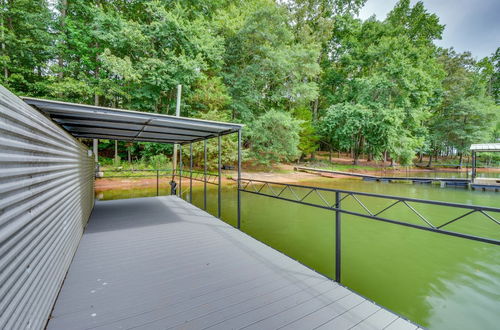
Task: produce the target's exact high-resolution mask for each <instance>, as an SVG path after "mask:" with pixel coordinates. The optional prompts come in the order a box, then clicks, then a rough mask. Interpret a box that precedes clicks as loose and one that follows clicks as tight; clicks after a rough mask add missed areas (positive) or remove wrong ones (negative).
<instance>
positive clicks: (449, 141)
mask: <svg viewBox="0 0 500 330" xmlns="http://www.w3.org/2000/svg"><path fill="white" fill-rule="evenodd" d="M440 62H441V64H442V66H443V68H444V69H445V71H446V77H445V79H443V82H442V86H443V97H442V102H441V103H440V104H439V105H438V106H437V107H436V109H435V111H434V114H433V116H432V118H431V121H430V124H429V126H430V127H431V132H432V135H431V136H432V139H433V146H434V149H435V150H437V149H439V148H441V149H442V148H444V147H452V148H454V149H455V150H457V151H458V153H459V155H460V160H459V163H460V166H461V165H462V159H463V155H464V154H465V153H467V152H468V149H469V147H470V145H471V144H472V143H478V142H488V140H489V139H490V138H491V136H492V135H493V131H494V125H495V124H496V118H495V116H496V115H495V113H496V112H498V106H495V104H494V101H493V99H492V98H491V97H490V96H489V95H488V83H489V81H488V79H485V77H484V75H483V73H484V72H482V71H481V66H482V65H484V63H483V64H478V63H476V61H474V59H473V58H472V56H471V54H470V53H467V52H466V53H457V52H455V51H454V50H453V49H449V50H442V52H441V56H440Z"/></svg>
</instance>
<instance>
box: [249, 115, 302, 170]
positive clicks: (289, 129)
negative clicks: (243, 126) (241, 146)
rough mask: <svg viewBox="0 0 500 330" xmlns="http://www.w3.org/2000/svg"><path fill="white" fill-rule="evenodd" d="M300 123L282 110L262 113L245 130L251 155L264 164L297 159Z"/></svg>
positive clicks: (298, 154)
mask: <svg viewBox="0 0 500 330" xmlns="http://www.w3.org/2000/svg"><path fill="white" fill-rule="evenodd" d="M300 124H301V121H299V120H297V119H294V118H293V117H292V116H291V115H290V114H289V113H286V112H283V111H276V110H270V111H268V112H266V113H264V114H262V115H261V116H260V117H258V118H257V119H256V120H255V121H254V122H253V123H252V124H251V125H250V126H249V127H248V131H247V132H246V133H247V134H248V138H249V141H250V153H251V156H252V157H253V158H254V159H255V160H256V162H258V163H260V164H264V165H269V164H271V163H274V162H282V161H293V160H295V159H297V158H298V157H299V156H300V151H299V149H298V146H299V142H300V136H299V132H300V131H301V127H300Z"/></svg>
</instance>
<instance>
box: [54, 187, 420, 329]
mask: <svg viewBox="0 0 500 330" xmlns="http://www.w3.org/2000/svg"><path fill="white" fill-rule="evenodd" d="M241 328H245V329H279V328H283V329H316V328H318V329H416V328H417V326H415V325H414V324H412V323H410V322H408V321H406V320H404V319H402V318H400V317H398V316H397V315H395V314H393V313H391V312H389V311H387V310H385V309H383V308H381V307H379V306H377V305H375V304H374V303H372V302H370V301H368V300H366V299H364V298H363V297H361V296H359V295H357V294H355V293H354V292H352V291H350V290H348V289H346V288H344V287H342V286H340V285H338V284H337V283H335V282H333V281H331V280H329V279H327V278H325V277H324V276H322V275H320V274H318V273H316V272H314V271H312V270H311V269H309V268H307V267H305V266H304V265H302V264H300V263H298V262H297V261H295V260H293V259H291V258H289V257H287V256H285V255H283V254H281V253H280V252H278V251H276V250H274V249H272V248H270V247H269V246H267V245H265V244H263V243H260V242H259V241H257V240H255V239H253V238H251V237H250V236H248V235H246V234H244V233H242V232H241V231H239V230H237V229H235V228H233V227H231V226H229V225H227V224H226V223H224V222H222V221H220V220H218V219H217V218H215V217H213V216H211V215H209V214H208V213H206V212H204V211H202V210H200V209H198V208H196V207H195V206H193V205H191V204H189V203H187V202H185V201H183V200H181V199H180V198H178V197H175V196H168V197H154V198H138V199H127V200H117V201H106V202H97V203H96V205H95V208H94V211H93V214H92V216H91V218H90V221H89V224H88V226H87V228H86V230H85V233H84V235H83V238H82V240H81V242H80V245H79V247H78V250H77V252H76V255H75V257H74V259H73V262H72V264H71V267H70V269H69V272H68V275H67V277H66V279H65V282H64V284H63V287H62V289H61V292H60V294H59V297H58V299H57V302H56V305H55V307H54V310H53V312H52V316H51V319H50V321H49V323H48V329H49V330H54V329H64V330H67V329H241Z"/></svg>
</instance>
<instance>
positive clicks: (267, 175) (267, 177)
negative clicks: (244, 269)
mask: <svg viewBox="0 0 500 330" xmlns="http://www.w3.org/2000/svg"><path fill="white" fill-rule="evenodd" d="M293 167H294V166H293V165H280V167H279V168H278V172H273V171H268V172H264V171H259V172H244V173H243V174H242V177H243V178H247V179H254V180H263V181H272V182H278V183H300V182H302V181H310V180H315V179H318V178H321V177H328V178H348V176H345V175H341V174H329V173H317V174H313V173H307V172H299V171H294V170H293ZM469 170H470V169H469ZM347 171H349V172H353V173H362V174H368V175H378V176H380V175H384V173H387V174H395V173H401V175H406V174H410V173H422V172H433V173H435V172H451V171H450V170H449V169H448V170H446V169H443V170H438V171H435V170H428V169H419V168H417V169H411V170H408V171H406V170H405V169H391V168H389V169H386V170H382V169H381V170H376V171H374V170H364V169H354V170H344V172H347ZM465 171H466V169H462V170H461V171H460V170H458V169H455V170H453V172H465ZM478 172H489V173H500V169H478ZM236 176H237V173H236V172H235V171H223V174H222V183H223V184H232V183H234V182H235V180H234V178H236ZM170 180H171V178H170V177H161V178H160V184H161V186H162V187H165V185H168V182H169V181H170ZM188 181H189V179H188V178H183V182H186V183H187V182H188ZM202 184H203V182H201V181H196V180H193V186H198V185H202ZM155 186H156V177H151V178H100V179H96V181H95V190H96V192H100V191H107V190H113V189H131V188H133V187H135V188H139V187H141V188H148V187H155Z"/></svg>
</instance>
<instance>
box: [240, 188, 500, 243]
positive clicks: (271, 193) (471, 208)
mask: <svg viewBox="0 0 500 330" xmlns="http://www.w3.org/2000/svg"><path fill="white" fill-rule="evenodd" d="M241 181H242V183H243V185H242V187H241V188H240V189H239V190H240V191H242V192H247V193H251V194H256V195H261V196H267V197H271V198H277V199H281V200H285V201H290V202H294V203H299V204H302V205H308V206H312V207H318V208H322V209H327V210H332V211H336V212H338V213H344V214H350V215H354V216H359V217H363V218H368V219H372V220H376V221H382V222H388V223H392V224H396V225H401V226H406V227H412V228H416V229H420V230H426V231H431V232H435V233H439V234H444V235H448V236H455V237H460V238H465V239H469V240H473V241H479V242H484V243H489V244H494V245H500V240H496V239H493V238H488V237H481V236H474V235H470V234H466V233H460V232H455V231H448V230H444V229H443V228H444V227H447V226H449V225H450V224H452V223H455V222H456V221H458V220H460V219H463V218H465V217H466V216H468V215H470V214H473V213H480V214H482V215H484V216H485V217H486V218H487V219H489V220H490V221H492V222H493V223H495V224H496V225H500V221H498V220H497V219H496V218H495V217H493V216H492V215H491V214H488V213H487V212H490V213H492V212H493V213H496V214H500V208H494V207H486V206H476V205H466V204H457V203H448V202H440V201H430V200H422V199H416V198H407V197H398V196H389V195H381V194H372V193H364V192H356V191H349V190H340V189H330V188H321V187H312V186H303V185H296V184H286V183H278V182H271V181H263V180H254V179H241ZM273 187H274V188H273ZM264 188H267V190H266V192H263V190H264ZM292 188H300V189H302V190H304V192H305V195H304V196H302V197H300V196H299V195H298V194H297V192H296V191H294V190H293V189H292ZM285 191H290V192H291V193H292V195H293V198H290V197H286V196H283V193H284V192H285ZM322 192H323V193H325V192H332V193H335V194H338V198H336V202H335V203H334V204H333V205H331V204H330V203H328V201H327V200H326V198H325V197H324V196H323V195H322V194H321V193H322ZM311 194H315V195H317V197H319V199H320V200H321V204H319V203H312V202H306V201H305V200H306V199H307V197H308V196H310V195H311ZM359 196H368V197H374V198H380V199H384V200H393V201H394V202H393V203H391V205H389V206H387V207H385V208H383V209H382V210H380V211H378V212H372V211H371V210H370V209H369V208H368V207H367V206H366V205H365V204H364V203H363V202H362V201H361V200H360V199H359V198H358V197H359ZM348 197H351V198H352V199H353V200H354V201H355V202H356V203H357V204H358V205H359V206H361V208H362V209H363V210H364V211H365V212H366V213H360V212H354V211H349V210H346V209H343V208H342V207H341V204H340V203H341V202H342V201H343V200H345V199H346V198H348ZM409 203H420V204H431V205H439V206H447V207H453V208H460V209H464V210H465V212H464V214H461V215H460V216H458V217H454V218H453V219H450V220H448V221H446V222H445V223H443V224H441V225H439V226H436V225H434V224H433V223H432V222H431V221H430V220H429V219H427V218H426V217H425V216H423V215H422V214H421V213H419V212H418V211H417V210H416V209H415V208H414V207H413V206H412V205H411V204H409ZM398 204H402V205H404V206H406V207H407V208H408V209H409V210H410V211H411V212H412V213H414V214H415V215H417V217H418V218H419V219H420V220H421V221H422V224H421V225H419V224H413V223H407V222H403V221H399V220H393V219H388V218H384V217H381V216H380V215H381V214H382V213H384V212H386V211H387V210H389V209H391V208H393V207H394V206H395V205H398Z"/></svg>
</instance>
